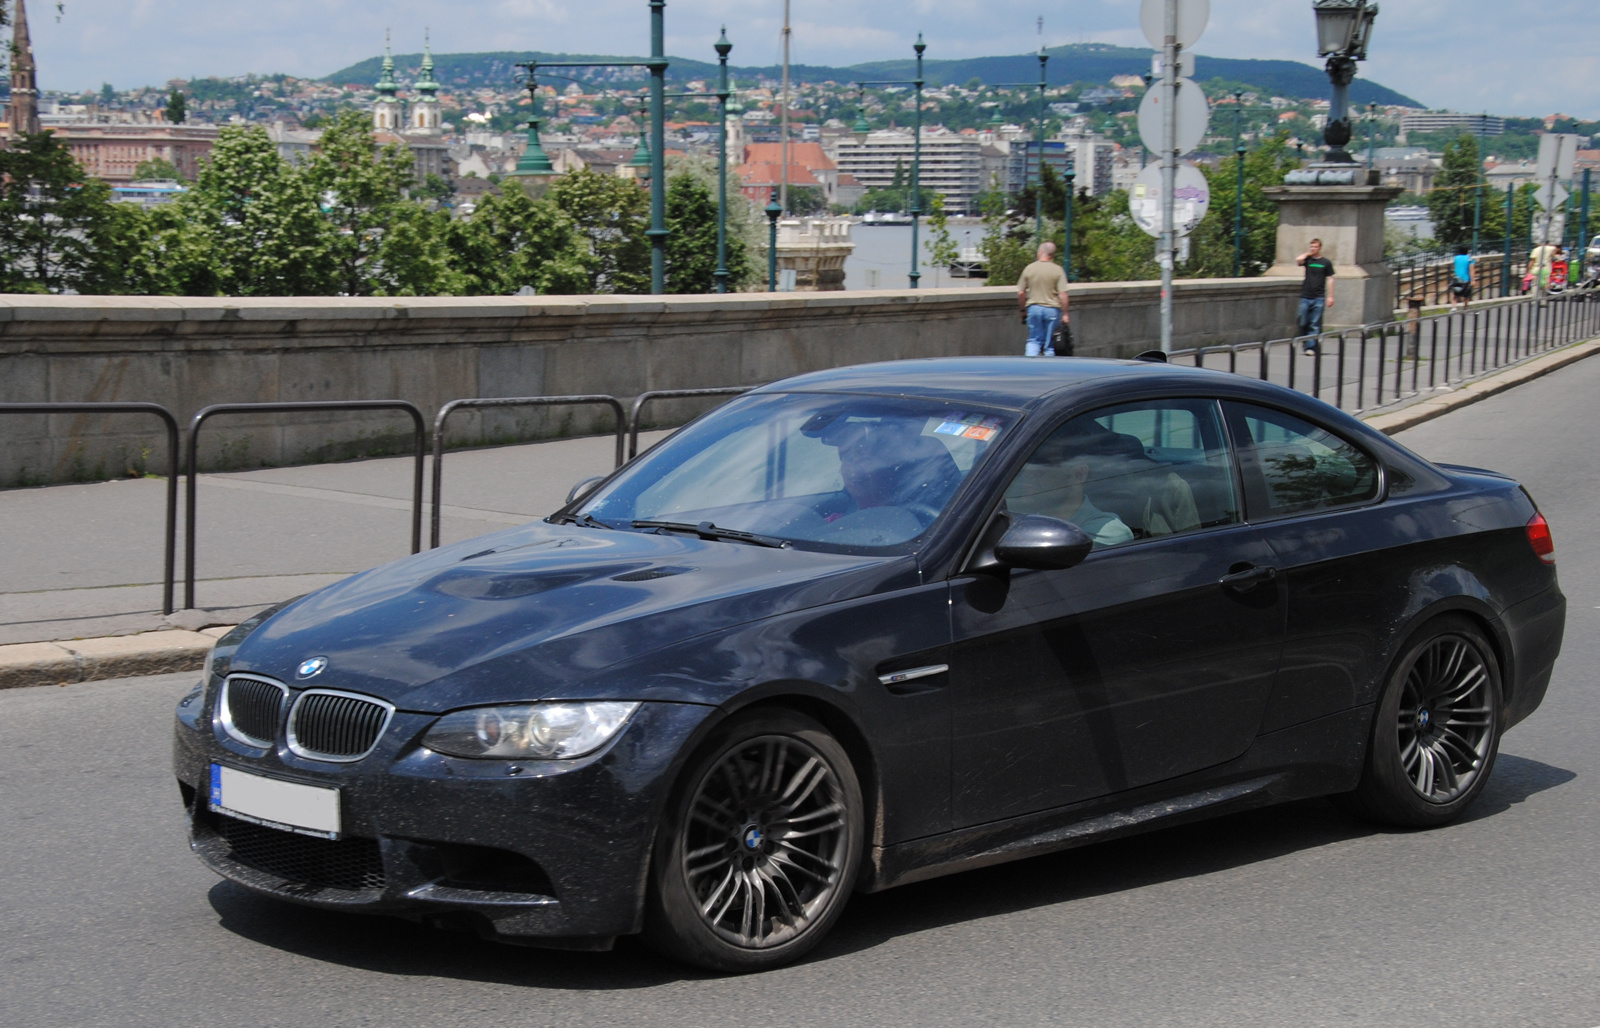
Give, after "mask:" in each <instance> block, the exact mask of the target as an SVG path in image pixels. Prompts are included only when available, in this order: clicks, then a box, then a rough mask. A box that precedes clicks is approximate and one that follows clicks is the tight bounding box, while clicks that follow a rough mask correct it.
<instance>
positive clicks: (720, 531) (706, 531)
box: [633, 521, 789, 549]
mask: <svg viewBox="0 0 1600 1028" xmlns="http://www.w3.org/2000/svg"><path fill="white" fill-rule="evenodd" d="M633 527H634V528H654V529H657V530H659V531H664V532H693V533H694V534H695V535H697V536H699V537H700V538H702V539H731V540H733V541H734V542H740V543H751V544H753V545H755V546H771V547H772V548H774V549H783V548H784V547H785V546H788V545H789V540H787V539H776V538H774V537H772V536H770V535H756V534H755V533H754V532H740V531H738V530H737V529H733V528H718V527H717V526H716V525H713V524H712V523H711V522H709V521H702V522H700V523H699V524H698V525H691V524H689V523H688V522H687V521H635V522H634V523H633Z"/></svg>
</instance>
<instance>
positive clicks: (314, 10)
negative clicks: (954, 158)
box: [33, 0, 1600, 118]
mask: <svg viewBox="0 0 1600 1028" xmlns="http://www.w3.org/2000/svg"><path fill="white" fill-rule="evenodd" d="M1041 7H1043V9H1044V18H1045V24H1044V40H1045V42H1047V43H1049V44H1051V45H1055V44H1059V43H1069V42H1074V43H1075V42H1079V41H1101V42H1115V43H1118V44H1121V45H1143V39H1142V37H1141V36H1140V34H1139V31H1138V27H1137V26H1138V10H1139V0H1099V2H1096V3H1092V4H1090V3H1075V4H1071V5H1055V4H1052V5H1041V4H1040V3H1039V2H1038V0H1028V2H1023V0H912V2H911V3H909V4H902V3H890V2H886V0H876V2H870V3H862V2H861V0H807V2H806V3H805V4H804V5H796V8H795V11H794V17H795V31H794V35H793V37H792V51H791V53H792V57H793V59H794V60H795V61H797V62H805V63H811V64H840V65H843V64H853V63H856V62H860V61H873V60H883V59H886V58H893V57H901V56H910V53H911V43H912V41H913V39H915V37H916V34H917V32H918V31H921V32H923V33H924V35H925V37H926V39H927V42H928V57H929V58H943V57H979V56H985V55H989V54H1008V53H1012V54H1014V53H1024V52H1027V51H1030V50H1032V49H1034V48H1035V47H1036V46H1037V45H1038V40H1039V37H1038V36H1037V35H1036V33H1035V18H1036V17H1037V15H1038V14H1039V12H1040V9H1041ZM1310 8H1311V5H1310V3H1309V2H1307V0H1293V2H1281V0H1280V2H1267V3H1263V2H1262V0H1212V3H1211V21H1210V24H1209V26H1208V28H1207V30H1206V33H1205V35H1204V36H1203V37H1202V38H1201V40H1200V42H1199V44H1198V45H1197V46H1196V48H1195V49H1196V50H1198V51H1199V52H1200V53H1202V54H1208V55H1212V56H1217V57H1262V58H1283V59H1289V60H1299V61H1306V62H1308V63H1315V62H1316V58H1315V55H1314V54H1313V52H1312V50H1313V45H1314V42H1313V41H1314V37H1315V30H1314V22H1313V17H1312V13H1311V9H1310ZM648 11H649V8H648V5H647V4H646V3H645V0H585V2H584V3H582V4H581V5H580V4H575V3H572V2H570V0H453V2H450V3H439V2H437V0H429V2H423V0H384V2H380V0H252V2H251V3H249V4H237V3H217V2H216V0H135V2H133V3H129V2H127V0H71V2H69V3H68V4H67V10H66V14H65V16H63V17H62V19H61V20H60V21H59V22H57V21H56V20H55V18H54V17H53V12H51V11H50V10H49V9H48V8H45V9H44V10H42V11H35V13H34V16H33V17H34V21H33V36H34V46H35V52H36V54H37V55H38V58H39V64H40V79H41V83H42V85H43V86H44V87H45V88H46V89H82V88H92V87H95V86H98V85H99V84H100V83H101V82H102V81H110V82H112V83H114V84H116V85H118V86H134V85H144V84H154V83H161V82H165V81H166V80H167V79H169V78H174V77H183V76H190V75H223V76H228V75H238V74H243V73H246V72H258V73H267V72H277V71H282V72H288V73H291V74H296V75H325V74H327V73H329V72H331V71H334V70H336V69H338V68H342V67H345V66H346V65H349V64H352V63H354V62H356V61H359V60H361V59H363V58H366V57H370V56H372V55H373V54H375V53H377V52H379V50H380V49H381V47H382V46H383V32H384V29H385V28H392V29H393V31H394V40H395V46H396V48H397V49H399V50H401V51H402V52H411V51H415V50H417V49H419V48H420V47H421V43H422V32H423V28H424V26H430V27H431V29H432V32H433V43H434V50H435V52H436V53H455V52H465V51H482V50H525V49H527V50H531V49H537V50H551V51H574V52H588V53H616V54H633V55H639V54H643V53H646V52H647V51H648V49H649V17H648ZM781 12H782V6H781V3H780V0H763V2H761V3H759V4H756V5H751V4H749V3H743V2H741V3H736V2H734V0H669V3H668V6H667V9H666V29H667V42H668V47H667V48H668V52H669V53H673V54H681V55H683V56H686V57H701V58H704V59H710V58H711V57H712V51H711V43H712V42H713V41H714V40H715V39H716V36H717V32H718V29H719V27H720V26H721V25H723V24H726V25H727V26H728V35H729V37H730V38H731V39H732V40H733V42H734V60H735V62H737V63H742V64H770V63H772V62H774V61H776V60H777V59H778V55H779V53H780V42H779V28H780V25H781ZM1591 21H1592V11H1591V9H1590V8H1589V6H1588V5H1587V4H1584V3H1580V2H1579V0H1449V2H1446V0H1407V2H1406V3H1388V4H1385V5H1384V6H1383V12H1382V13H1381V14H1380V15H1379V17H1378V23H1377V28H1376V31H1375V34H1374V38H1373V50H1372V59H1371V60H1370V61H1369V62H1368V63H1367V65H1366V67H1365V68H1364V69H1363V74H1364V75H1365V76H1366V77H1369V78H1371V79H1374V80H1376V81H1378V82H1382V83H1384V84H1385V85H1388V86H1391V87H1393V88H1395V89H1398V90H1400V91H1401V92H1402V93H1406V94H1408V95H1410V96H1414V97H1416V98H1417V99H1419V100H1421V101H1423V102H1424V103H1427V104H1430V105H1432V106H1436V107H1447V108H1452V109H1456V110H1469V111H1471V110H1484V109H1486V110H1489V111H1492V112H1496V113H1501V114H1523V115H1532V114H1547V113H1550V112H1552V111H1554V110H1558V109H1559V110H1562V111H1564V112H1566V113H1569V114H1576V115H1579V116H1584V117H1591V118H1593V117H1600V93H1597V92H1596V91H1595V90H1594V89H1592V88H1591V85H1592V83H1593V82H1594V81H1595V73H1596V71H1597V58H1596V57H1595V56H1594V54H1593V52H1592V50H1593V48H1592V38H1593V37H1592V33H1591V32H1588V31H1578V30H1576V29H1575V27H1576V26H1583V27H1585V28H1586V27H1587V26H1588V25H1589V24H1590V23H1591Z"/></svg>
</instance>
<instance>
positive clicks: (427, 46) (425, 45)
mask: <svg viewBox="0 0 1600 1028" xmlns="http://www.w3.org/2000/svg"><path fill="white" fill-rule="evenodd" d="M422 33H423V34H422V72H421V74H420V76H419V77H418V78H417V81H415V82H413V83H412V84H411V86H412V88H413V89H415V90H416V91H417V99H416V100H415V101H414V102H413V103H412V105H411V128H412V129H413V130H415V131H417V132H427V133H434V132H438V131H439V128H440V120H439V90H440V89H441V88H443V87H441V86H440V85H439V83H438V82H435V81H434V79H433V41H432V38H431V33H430V32H429V30H428V29H423V30H422Z"/></svg>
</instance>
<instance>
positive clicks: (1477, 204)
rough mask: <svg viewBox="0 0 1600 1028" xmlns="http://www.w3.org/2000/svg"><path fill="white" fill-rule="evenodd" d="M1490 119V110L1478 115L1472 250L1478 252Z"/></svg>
mask: <svg viewBox="0 0 1600 1028" xmlns="http://www.w3.org/2000/svg"><path fill="white" fill-rule="evenodd" d="M1488 120H1489V112H1488V111H1484V112H1483V113H1482V114H1480V115H1479V116H1478V169H1477V176H1476V185H1475V186H1474V189H1475V190H1476V195H1475V196H1474V197H1473V199H1472V252H1473V253H1477V252H1478V229H1479V227H1480V226H1481V225H1482V224H1483V124H1484V122H1486V121H1488Z"/></svg>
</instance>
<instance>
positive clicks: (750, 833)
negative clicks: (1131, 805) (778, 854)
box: [744, 825, 762, 850]
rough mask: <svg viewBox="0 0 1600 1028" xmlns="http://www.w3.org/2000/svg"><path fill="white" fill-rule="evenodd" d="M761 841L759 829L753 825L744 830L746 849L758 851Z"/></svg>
mask: <svg viewBox="0 0 1600 1028" xmlns="http://www.w3.org/2000/svg"><path fill="white" fill-rule="evenodd" d="M761 839H762V836H761V829H760V828H758V827H756V826H755V825H751V826H750V827H749V828H747V829H745V833H744V844H745V846H746V847H747V848H748V849H753V850H758V849H760V848H761Z"/></svg>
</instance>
